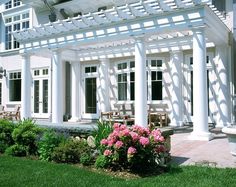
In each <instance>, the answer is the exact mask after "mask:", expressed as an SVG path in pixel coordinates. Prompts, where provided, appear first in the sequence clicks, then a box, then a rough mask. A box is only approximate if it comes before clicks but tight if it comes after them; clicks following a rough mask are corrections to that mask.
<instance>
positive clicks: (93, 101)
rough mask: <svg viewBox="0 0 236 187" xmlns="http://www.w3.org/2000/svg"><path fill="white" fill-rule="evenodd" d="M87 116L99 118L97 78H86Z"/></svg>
mask: <svg viewBox="0 0 236 187" xmlns="http://www.w3.org/2000/svg"><path fill="white" fill-rule="evenodd" d="M85 114H86V115H87V116H90V117H91V118H97V78H96V77H89V78H85Z"/></svg>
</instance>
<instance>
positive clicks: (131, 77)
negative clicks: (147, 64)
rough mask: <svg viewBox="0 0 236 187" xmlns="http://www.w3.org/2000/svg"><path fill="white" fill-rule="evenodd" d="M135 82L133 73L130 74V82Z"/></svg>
mask: <svg viewBox="0 0 236 187" xmlns="http://www.w3.org/2000/svg"><path fill="white" fill-rule="evenodd" d="M134 80H135V76H134V72H131V73H130V81H134Z"/></svg>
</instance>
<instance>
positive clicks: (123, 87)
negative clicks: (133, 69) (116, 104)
mask: <svg viewBox="0 0 236 187" xmlns="http://www.w3.org/2000/svg"><path fill="white" fill-rule="evenodd" d="M118 100H119V101H124V100H127V74H126V73H122V74H118Z"/></svg>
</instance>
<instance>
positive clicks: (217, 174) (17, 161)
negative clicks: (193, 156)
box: [0, 155, 236, 187]
mask: <svg viewBox="0 0 236 187" xmlns="http://www.w3.org/2000/svg"><path fill="white" fill-rule="evenodd" d="M0 186H4V187H5V186H6V187H11V186H12V187H13V186H14V187H18V186H19V187H20V186H24V187H26V186H44V187H46V186H57V187H58V186H65V187H67V186H68V187H70V186H78V187H83V186H88V187H90V186H91V187H93V186H95V187H99V186H103V187H105V186H109V187H112V186H121V187H125V186H147V187H151V186H161V187H162V186H168V187H170V186H180V187H184V186H190V187H194V186H206V187H211V186H214V187H215V186H220V187H222V186H225V187H228V186H236V169H217V168H207V167H195V166H188V167H173V168H172V169H171V170H170V171H169V172H167V173H164V174H161V175H158V176H150V177H145V178H138V179H122V178H116V177H114V176H109V175H107V174H103V173H99V172H92V171H89V170H86V169H81V168H79V167H76V166H72V165H65V164H54V163H48V162H41V161H38V160H29V159H26V158H16V157H8V156H3V155H1V156H0Z"/></svg>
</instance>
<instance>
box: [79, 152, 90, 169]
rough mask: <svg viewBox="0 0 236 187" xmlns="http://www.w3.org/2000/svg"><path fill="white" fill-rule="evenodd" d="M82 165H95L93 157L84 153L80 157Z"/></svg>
mask: <svg viewBox="0 0 236 187" xmlns="http://www.w3.org/2000/svg"><path fill="white" fill-rule="evenodd" d="M80 163H81V164H83V165H84V166H88V165H91V164H92V163H93V157H92V154H91V153H87V152H84V153H82V154H81V156H80Z"/></svg>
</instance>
